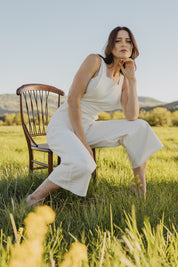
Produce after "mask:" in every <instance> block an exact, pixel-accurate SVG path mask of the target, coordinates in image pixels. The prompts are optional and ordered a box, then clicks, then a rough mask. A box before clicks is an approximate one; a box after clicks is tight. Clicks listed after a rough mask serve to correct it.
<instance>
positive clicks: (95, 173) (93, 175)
mask: <svg viewBox="0 0 178 267" xmlns="http://www.w3.org/2000/svg"><path fill="white" fill-rule="evenodd" d="M92 151H93V157H94V160H95V162H96V150H95V148H92ZM96 176H97V170H96V169H95V170H94V172H93V173H92V178H93V182H94V183H96V182H97V177H96Z"/></svg>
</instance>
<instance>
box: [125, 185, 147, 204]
mask: <svg viewBox="0 0 178 267" xmlns="http://www.w3.org/2000/svg"><path fill="white" fill-rule="evenodd" d="M129 189H130V191H131V192H132V193H134V194H135V195H137V196H143V197H144V200H146V192H144V191H143V189H142V188H140V187H139V188H138V187H136V186H135V185H133V184H131V185H130V186H129Z"/></svg>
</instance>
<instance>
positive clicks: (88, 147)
mask: <svg viewBox="0 0 178 267" xmlns="http://www.w3.org/2000/svg"><path fill="white" fill-rule="evenodd" d="M83 144H84V146H85V147H86V149H87V150H88V151H89V153H90V155H91V156H92V158H93V159H94V155H93V151H92V149H91V147H90V146H89V144H88V143H87V142H85V143H83Z"/></svg>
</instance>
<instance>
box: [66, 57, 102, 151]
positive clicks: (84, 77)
mask: <svg viewBox="0 0 178 267" xmlns="http://www.w3.org/2000/svg"><path fill="white" fill-rule="evenodd" d="M100 64H101V59H100V57H99V56H98V55H94V54H91V55H89V56H88V57H87V58H86V59H85V61H84V62H83V64H82V65H81V67H80V69H79V70H78V72H77V74H76V76H75V77H74V80H73V83H72V86H71V90H70V93H69V96H68V105H69V118H70V121H71V124H72V127H73V130H74V133H75V134H76V136H77V137H78V138H79V139H80V140H81V142H82V143H83V144H84V146H85V147H86V148H87V149H88V151H89V152H90V154H91V155H92V156H93V153H92V150H91V148H90V146H89V145H88V143H87V140H86V137H85V132H84V129H83V125H82V116H81V105H80V99H81V97H82V96H83V94H84V93H85V91H86V88H87V85H88V83H89V81H90V80H91V78H93V77H94V76H95V75H96V73H97V72H98V70H99V67H100Z"/></svg>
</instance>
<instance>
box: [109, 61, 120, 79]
mask: <svg viewBox="0 0 178 267" xmlns="http://www.w3.org/2000/svg"><path fill="white" fill-rule="evenodd" d="M120 69H121V68H120V66H119V59H114V60H113V62H112V63H111V65H110V70H111V74H112V76H113V77H116V76H120Z"/></svg>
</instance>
